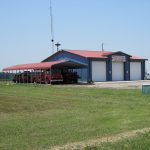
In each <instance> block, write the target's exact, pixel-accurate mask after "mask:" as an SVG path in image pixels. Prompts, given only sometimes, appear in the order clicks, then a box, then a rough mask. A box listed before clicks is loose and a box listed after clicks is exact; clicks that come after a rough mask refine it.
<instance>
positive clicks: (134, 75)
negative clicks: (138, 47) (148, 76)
mask: <svg viewBox="0 0 150 150" xmlns="http://www.w3.org/2000/svg"><path fill="white" fill-rule="evenodd" d="M130 80H141V62H130Z"/></svg>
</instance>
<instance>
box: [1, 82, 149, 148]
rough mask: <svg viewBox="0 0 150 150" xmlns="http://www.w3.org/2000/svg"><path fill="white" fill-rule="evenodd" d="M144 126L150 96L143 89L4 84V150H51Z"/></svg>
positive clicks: (2, 86) (145, 124) (2, 96)
mask: <svg viewBox="0 0 150 150" xmlns="http://www.w3.org/2000/svg"><path fill="white" fill-rule="evenodd" d="M144 127H150V95H144V94H142V93H141V91H140V90H138V89H137V90H115V89H95V88H71V87H61V86H59V85H57V86H44V85H41V86H40V85H39V86H34V85H29V86H27V85H12V84H10V85H9V84H5V83H0V149H2V150H10V149H11V150H28V149H30V150H31V149H36V150H37V149H39V150H40V149H48V148H51V147H52V146H56V145H63V144H67V143H70V142H76V141H83V140H87V139H95V138H97V137H103V136H107V135H113V134H117V133H120V132H124V131H130V130H133V129H141V128H144ZM141 138H142V137H141ZM125 142H126V141H125ZM108 146H111V147H112V148H113V144H112V145H106V148H107V147H108ZM108 149H109V148H108Z"/></svg>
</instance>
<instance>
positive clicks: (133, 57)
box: [130, 56, 144, 60]
mask: <svg viewBox="0 0 150 150" xmlns="http://www.w3.org/2000/svg"><path fill="white" fill-rule="evenodd" d="M130 59H131V60H139V59H140V60H141V59H144V58H142V57H139V56H132V57H130Z"/></svg>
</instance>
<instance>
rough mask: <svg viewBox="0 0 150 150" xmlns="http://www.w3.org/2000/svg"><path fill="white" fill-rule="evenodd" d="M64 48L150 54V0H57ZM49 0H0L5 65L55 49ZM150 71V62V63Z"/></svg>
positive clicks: (0, 62) (57, 29) (58, 37)
mask: <svg viewBox="0 0 150 150" xmlns="http://www.w3.org/2000/svg"><path fill="white" fill-rule="evenodd" d="M52 3H53V16H54V34H55V42H60V43H61V44H62V45H61V48H62V49H88V50H101V43H102V42H103V43H104V49H105V50H107V51H123V52H125V53H128V54H131V55H138V56H142V57H144V58H148V59H150V19H149V16H150V9H149V8H150V1H149V0H52ZM49 7H50V6H49V0H43V1H42V0H1V1H0V52H1V53H0V70H1V69H2V68H4V67H7V66H11V65H16V64H22V63H32V62H40V61H41V60H43V59H44V58H46V57H48V56H49V55H51V53H52V50H51V42H50V40H51V35H50V15H49V14H50V13H49ZM147 69H148V70H149V72H150V64H149V62H148V63H147Z"/></svg>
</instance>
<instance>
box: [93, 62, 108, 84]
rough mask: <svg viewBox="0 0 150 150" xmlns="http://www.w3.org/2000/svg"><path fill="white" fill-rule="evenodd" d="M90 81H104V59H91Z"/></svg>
mask: <svg viewBox="0 0 150 150" xmlns="http://www.w3.org/2000/svg"><path fill="white" fill-rule="evenodd" d="M92 81H94V82H96V81H97V82H98V81H106V62H105V61H92Z"/></svg>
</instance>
